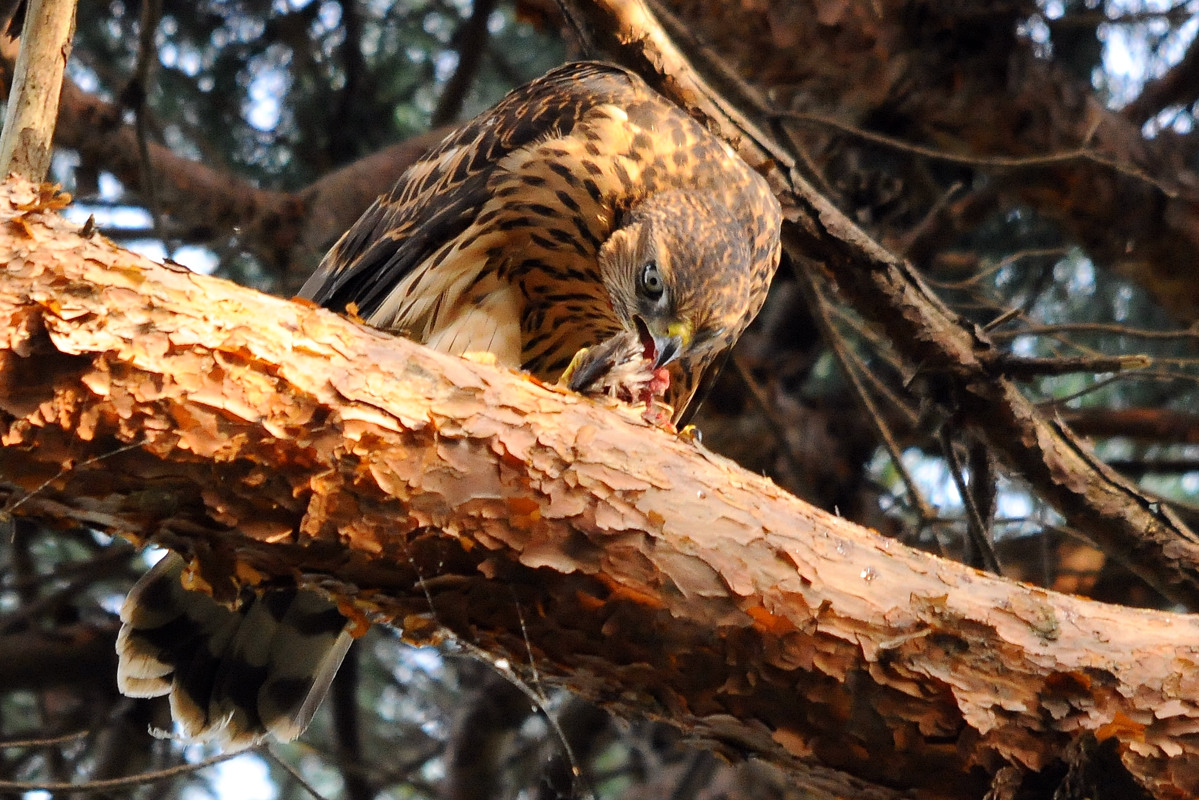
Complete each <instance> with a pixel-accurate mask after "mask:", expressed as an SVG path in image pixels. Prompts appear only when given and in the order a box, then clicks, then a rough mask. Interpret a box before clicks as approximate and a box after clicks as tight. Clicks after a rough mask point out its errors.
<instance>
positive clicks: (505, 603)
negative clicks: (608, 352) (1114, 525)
mask: <svg viewBox="0 0 1199 800" xmlns="http://www.w3.org/2000/svg"><path fill="white" fill-rule="evenodd" d="M48 204H49V205H52V201H50V199H49V198H48V196H47V195H45V194H39V192H38V191H37V190H36V189H35V188H34V187H31V186H30V185H28V184H20V183H11V184H9V185H7V186H6V187H5V188H4V190H3V197H2V199H0V220H2V224H0V261H2V262H3V263H5V264H7V269H6V270H5V271H4V272H3V273H2V274H0V318H2V319H3V320H4V321H5V323H6V324H5V325H4V326H3V327H2V330H3V331H4V333H3V335H2V336H0V430H2V441H3V444H4V448H3V450H0V480H2V481H3V485H4V487H6V489H7V491H8V492H9V493H10V503H9V506H8V507H9V508H10V509H11V510H13V511H14V512H15V513H18V514H22V515H30V516H36V517H38V518H39V519H41V520H43V521H51V522H53V521H58V522H61V523H62V524H69V525H78V524H85V525H89V526H93V527H96V528H100V529H102V530H106V531H109V532H111V533H115V534H120V535H123V536H126V537H129V538H131V539H134V540H136V541H155V542H158V543H161V544H164V545H167V546H171V547H175V548H178V549H180V550H182V551H184V552H186V553H189V554H191V555H192V556H193V557H194V559H195V563H196V565H197V569H196V575H197V579H198V583H199V584H200V585H205V584H206V585H208V586H209V587H211V589H212V590H213V592H214V594H215V595H216V596H218V597H225V598H227V597H230V596H231V595H232V593H233V592H234V591H235V590H236V587H237V586H238V585H240V584H243V583H257V582H261V581H267V580H291V579H299V580H301V581H303V582H304V583H306V584H309V585H315V586H320V587H323V588H324V589H326V590H327V591H330V592H331V593H333V594H334V595H335V596H336V597H338V598H339V599H341V600H342V601H343V604H344V606H345V608H346V609H347V610H353V611H354V613H361V614H366V615H370V616H371V617H378V618H382V619H386V620H390V621H392V622H393V624H395V625H397V626H399V627H401V628H402V629H403V631H404V634H405V636H406V637H407V638H408V639H410V640H413V641H418V642H427V641H431V640H436V639H438V638H440V637H443V636H445V635H447V633H448V634H449V635H453V636H457V637H460V638H462V639H464V640H466V641H468V642H471V643H473V644H475V645H477V646H478V647H480V648H483V649H484V650H486V651H487V652H489V653H490V654H492V655H494V656H495V657H497V658H500V657H502V658H505V659H508V660H509V661H510V662H512V663H516V664H526V663H527V659H528V654H529V653H530V652H531V653H532V655H533V657H534V658H535V660H536V666H537V670H538V673H539V675H541V676H542V677H544V678H545V679H547V680H553V681H554V682H556V683H560V684H562V685H565V686H568V687H570V688H571V689H572V690H574V691H576V692H578V693H579V694H581V695H583V696H585V697H587V698H590V699H592V700H594V701H596V702H598V703H600V704H602V705H603V706H605V707H607V708H610V709H613V710H616V711H619V712H621V713H624V714H641V715H648V716H652V717H659V718H663V719H667V720H669V721H671V722H673V723H674V724H676V725H678V726H679V727H680V728H682V729H683V730H685V731H686V732H688V733H689V734H691V735H692V736H694V737H697V738H699V739H701V740H706V741H709V742H711V743H712V744H713V746H715V747H717V748H719V749H720V750H722V751H723V752H725V753H726V754H729V755H740V756H745V755H751V756H755V757H760V758H764V759H768V760H770V761H772V762H775V763H778V764H780V765H782V766H784V767H786V768H787V769H789V770H791V771H792V773H793V774H794V776H795V779H796V780H797V781H799V782H801V783H802V784H804V785H806V786H810V787H812V790H813V792H814V796H818V797H832V796H846V795H850V796H854V797H863V798H887V797H898V796H900V794H903V793H904V792H910V794H904V795H903V796H908V797H925V798H949V797H977V796H980V795H981V794H982V793H983V792H984V791H985V790H986V786H987V784H988V780H989V778H988V776H989V774H991V773H994V772H995V771H996V770H998V769H1000V768H1002V767H1003V766H1005V765H1007V764H1015V765H1018V766H1020V767H1022V768H1026V769H1029V770H1042V769H1046V768H1050V767H1052V766H1054V765H1055V764H1059V763H1060V759H1061V757H1062V753H1063V751H1064V750H1065V749H1066V748H1067V747H1068V746H1069V745H1070V744H1071V742H1075V741H1078V740H1079V739H1080V737H1087V736H1092V735H1093V736H1095V737H1097V738H1098V739H1100V740H1103V741H1105V742H1107V744H1108V746H1110V747H1113V748H1114V749H1115V750H1116V752H1118V753H1119V755H1120V757H1121V759H1122V761H1123V764H1124V765H1125V767H1126V768H1127V769H1128V770H1129V772H1130V773H1131V774H1132V775H1133V776H1134V777H1135V778H1136V779H1137V780H1138V781H1140V782H1141V783H1142V784H1143V785H1144V786H1146V787H1147V788H1148V789H1149V790H1150V791H1151V792H1152V793H1153V794H1154V795H1155V796H1157V797H1162V798H1166V797H1180V796H1187V795H1192V794H1194V793H1195V792H1199V733H1197V732H1199V704H1197V703H1196V701H1195V700H1194V698H1195V697H1199V677H1196V676H1199V663H1197V662H1199V620H1195V619H1194V618H1192V617H1188V616H1181V615H1172V614H1166V613H1158V612H1147V611H1140V610H1132V609H1125V608H1119V607H1115V606H1108V605H1103V604H1099V603H1094V602H1089V601H1085V600H1082V599H1079V598H1075V597H1069V596H1064V595H1058V594H1054V593H1052V592H1048V591H1045V590H1041V589H1036V588H1033V587H1029V586H1025V585H1021V584H1015V583H1012V582H1008V581H1003V580H1000V579H996V578H992V577H989V576H986V575H983V574H981V573H979V572H977V571H975V570H972V569H969V568H966V567H963V566H961V565H959V564H955V563H952V562H948V561H945V560H942V559H939V558H936V557H934V556H930V555H927V554H924V553H921V552H917V551H914V550H911V549H908V548H906V547H904V546H902V545H900V544H898V543H896V542H893V541H890V540H886V539H883V538H881V537H879V536H877V535H876V534H874V533H872V532H871V531H868V530H865V529H862V528H859V527H857V526H855V525H853V524H851V523H849V522H846V521H844V520H841V519H838V518H836V517H832V516H830V515H828V514H825V513H822V512H820V511H818V510H816V509H813V508H811V507H810V506H808V505H806V504H804V503H803V502H801V501H799V500H797V499H795V498H794V497H791V496H789V495H787V494H785V493H784V492H782V491H781V490H779V489H778V488H777V487H776V486H774V485H773V484H772V483H770V482H769V481H767V480H765V479H763V478H760V477H758V476H756V475H753V474H749V473H746V472H744V471H742V470H740V469H738V468H737V467H736V466H735V465H733V464H732V463H730V462H728V461H726V460H725V459H722V458H720V457H718V456H715V455H713V454H711V453H709V452H707V451H705V450H704V449H702V448H701V447H699V446H697V445H695V444H693V443H691V442H689V441H686V440H683V439H679V438H675V437H672V436H670V435H668V434H666V433H664V432H662V431H658V430H654V429H651V428H648V427H647V426H646V425H645V424H644V423H642V422H641V421H640V419H639V417H638V415H637V413H636V412H635V411H633V410H632V409H628V408H624V407H620V406H610V407H605V406H604V405H602V404H599V403H596V402H593V401H590V400H587V399H583V398H580V397H577V396H573V395H570V394H568V393H565V392H563V391H561V390H558V389H555V388H552V387H544V386H541V385H539V384H538V383H537V382H535V381H532V380H530V379H529V378H527V377H525V376H522V375H519V374H513V373H509V372H503V371H499V370H496V369H494V368H491V367H489V366H486V365H482V364H475V363H471V362H469V361H464V360H460V359H455V358H451V357H447V356H444V355H441V354H438V353H434V352H431V351H428V350H426V349H424V348H422V347H420V346H418V345H415V344H413V343H411V342H408V341H404V340H398V339H394V338H391V337H388V336H386V335H384V334H381V333H378V332H376V331H372V330H369V329H364V328H362V327H360V326H357V325H355V324H353V323H352V322H349V321H347V320H344V319H341V318H339V317H336V316H334V315H332V314H330V313H328V312H325V311H321V310H317V309H313V308H311V307H309V306H306V305H304V304H301V303H295V302H288V301H284V300H279V299H276V298H270V297H266V296H263V295H259V294H257V293H255V292H253V291H250V290H247V289H243V288H239V287H236V286H234V285H232V284H230V283H227V282H224V281H220V280H215V279H212V278H207V277H203V276H198V275H194V274H191V273H187V272H184V271H177V270H171V269H167V268H165V267H160V266H155V265H152V264H150V263H148V262H147V261H145V260H144V259H142V258H140V257H138V256H135V255H132V254H130V253H128V252H125V251H123V250H121V249H120V248H118V247H116V246H115V245H113V244H111V243H109V242H106V241H104V240H101V239H97V238H93V239H83V238H81V237H80V236H78V235H77V234H76V233H75V232H74V231H73V230H72V228H71V226H70V225H69V224H67V223H66V222H64V221H63V220H61V219H60V218H58V217H57V216H55V215H54V214H53V213H51V212H49V211H41V210H37V209H40V208H44V207H45V206H47V205H48ZM131 445H132V446H131ZM43 484H44V485H43ZM18 502H19V503H20V505H19V506H18V505H17V503H18Z"/></svg>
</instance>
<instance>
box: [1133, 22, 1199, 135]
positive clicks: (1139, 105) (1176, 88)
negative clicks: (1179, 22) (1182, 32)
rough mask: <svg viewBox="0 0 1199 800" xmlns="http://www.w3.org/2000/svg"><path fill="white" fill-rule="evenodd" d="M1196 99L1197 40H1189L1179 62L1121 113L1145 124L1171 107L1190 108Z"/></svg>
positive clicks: (1198, 71) (1198, 80) (1198, 88)
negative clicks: (1184, 106) (1188, 106)
mask: <svg viewBox="0 0 1199 800" xmlns="http://www.w3.org/2000/svg"><path fill="white" fill-rule="evenodd" d="M1196 99H1199V39H1193V40H1191V44H1190V46H1189V47H1188V48H1187V51H1186V53H1184V54H1183V56H1182V59H1181V60H1180V61H1179V62H1178V63H1177V64H1175V65H1174V66H1172V67H1170V69H1168V70H1167V71H1166V74H1165V75H1162V76H1161V77H1160V78H1154V79H1153V80H1151V81H1149V82H1148V83H1146V84H1145V86H1144V88H1142V89H1141V93H1140V95H1138V96H1137V97H1136V99H1134V100H1133V101H1132V102H1131V103H1129V104H1128V105H1126V106H1124V109H1123V110H1122V111H1121V112H1120V113H1122V114H1123V115H1124V116H1125V117H1127V118H1128V120H1129V121H1130V122H1132V123H1134V124H1136V125H1144V124H1145V123H1146V122H1148V121H1149V120H1150V119H1151V118H1152V117H1153V116H1154V115H1156V114H1157V113H1158V112H1159V111H1161V110H1163V109H1165V108H1166V107H1168V106H1172V105H1190V104H1191V103H1193V102H1195V100H1196Z"/></svg>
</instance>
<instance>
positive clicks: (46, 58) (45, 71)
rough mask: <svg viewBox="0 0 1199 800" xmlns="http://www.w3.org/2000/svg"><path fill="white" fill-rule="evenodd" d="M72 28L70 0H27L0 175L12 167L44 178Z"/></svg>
mask: <svg viewBox="0 0 1199 800" xmlns="http://www.w3.org/2000/svg"><path fill="white" fill-rule="evenodd" d="M74 33H75V0H29V5H28V7H27V8H26V10H25V25H24V28H23V29H22V31H21V42H22V43H23V46H22V47H21V53H20V55H19V56H18V57H17V65H16V68H15V70H14V74H13V88H12V91H11V92H10V94H9V102H8V110H7V112H6V113H5V117H4V132H3V135H0V175H7V174H9V173H11V172H15V173H17V174H18V175H21V176H23V177H26V178H29V179H30V180H34V181H40V180H45V178H46V173H47V172H48V171H49V170H50V142H51V140H52V139H53V138H54V121H55V119H56V118H57V116H58V97H59V93H60V92H61V90H62V74H63V70H64V69H65V68H66V64H67V54H68V53H70V52H71V38H72V36H73V35H74Z"/></svg>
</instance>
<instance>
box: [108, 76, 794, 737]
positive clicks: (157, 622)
mask: <svg viewBox="0 0 1199 800" xmlns="http://www.w3.org/2000/svg"><path fill="white" fill-rule="evenodd" d="M780 224H781V212H780V209H779V205H778V202H777V201H776V200H775V198H774V196H773V195H772V194H771V192H770V190H769V187H768V186H767V184H766V181H765V180H764V179H763V178H762V177H761V176H760V175H758V174H757V173H756V172H754V171H753V170H752V169H750V168H749V166H748V165H746V164H745V163H744V162H743V161H742V160H741V159H740V158H738V156H737V155H736V154H735V153H734V152H733V150H732V148H730V147H729V146H728V145H727V144H726V143H725V142H723V141H721V140H720V139H718V138H717V137H715V136H713V135H712V134H711V133H709V132H708V131H707V130H706V129H705V128H704V127H703V126H702V125H700V124H699V123H698V122H697V121H696V120H694V119H692V118H691V117H690V116H688V115H687V114H686V113H684V112H683V111H682V110H681V109H679V108H678V107H677V106H675V105H673V104H672V103H670V102H669V101H667V100H666V99H664V98H663V97H661V96H660V95H658V94H657V93H655V92H654V91H653V90H652V89H650V88H649V86H648V85H646V84H645V83H644V82H643V81H642V80H641V79H640V78H638V77H637V76H636V75H634V74H633V73H631V72H629V71H627V70H625V69H622V68H621V67H617V66H613V65H610V64H601V63H594V62H582V63H574V64H568V65H566V66H563V67H560V68H558V69H555V70H553V71H551V72H549V73H548V74H546V75H545V76H543V77H541V78H539V79H537V80H535V81H533V82H532V83H530V84H528V85H526V86H523V87H521V88H518V89H515V90H513V91H512V92H511V93H509V94H508V95H507V96H506V97H505V98H504V99H503V100H501V101H500V102H499V103H498V104H497V105H496V106H495V107H494V108H492V109H491V110H489V111H487V112H484V113H483V114H482V115H480V116H479V117H477V118H475V119H474V120H472V121H470V122H468V123H466V124H465V125H463V126H462V127H461V128H459V129H458V130H456V131H454V132H453V133H451V134H449V135H448V136H447V137H446V138H445V139H444V140H443V141H442V142H441V143H440V144H439V145H437V146H436V147H434V148H433V149H432V150H431V151H429V152H428V153H427V154H426V155H424V156H423V157H422V158H421V159H420V160H419V161H417V162H416V163H415V164H414V165H412V166H411V167H410V168H409V169H408V170H407V171H406V172H405V174H404V175H403V176H402V177H401V178H400V180H399V182H398V183H397V184H396V186H395V187H394V188H393V189H392V190H391V192H389V193H388V194H386V195H384V196H382V197H380V198H379V199H378V200H377V201H376V202H375V203H374V204H373V205H371V207H370V208H368V209H367V210H366V212H365V213H364V214H363V215H362V217H361V218H360V219H359V220H358V221H357V222H356V223H355V224H354V226H353V227H352V228H350V230H349V231H347V232H346V233H345V235H344V236H342V237H341V239H340V240H339V241H338V242H337V243H336V244H335V245H334V246H333V248H332V249H331V250H330V251H329V253H328V254H327V255H326V256H325V258H324V260H323V261H322V262H321V264H320V266H319V267H318V268H317V270H316V272H315V273H314V274H313V275H312V277H311V278H310V279H309V280H308V281H307V283H305V284H304V287H303V288H302V289H301V292H300V294H301V296H302V297H306V298H308V299H310V300H312V301H314V302H316V303H319V304H321V305H323V306H325V307H327V308H330V309H333V310H335V311H339V312H344V311H352V312H354V313H355V314H357V315H359V316H360V317H361V318H362V319H363V320H365V321H366V322H367V323H369V324H370V325H373V326H375V327H378V328H381V329H384V330H388V331H394V332H396V333H399V334H402V335H405V336H408V337H411V338H413V339H415V340H417V341H420V342H424V343H425V344H426V345H428V346H429V347H433V348H435V349H438V350H441V351H444V352H447V353H453V354H467V353H480V352H481V353H489V354H491V355H492V356H493V357H494V359H495V362H496V363H497V364H498V365H501V366H507V367H511V368H513V369H522V370H526V371H527V372H529V373H532V374H533V375H535V376H536V377H538V378H540V379H541V380H543V381H547V382H552V381H556V380H558V379H559V378H561V377H562V376H563V373H564V372H566V371H568V369H569V368H571V366H572V364H575V363H577V362H576V361H575V359H576V356H577V355H578V354H579V353H580V352H583V351H586V350H587V349H588V348H593V349H594V351H595V352H603V353H622V354H623V355H620V356H614V357H613V358H614V360H616V361H621V360H628V358H630V357H640V358H643V359H645V361H646V362H647V365H648V367H649V368H650V369H651V370H661V369H663V368H665V369H668V370H669V385H668V386H667V388H666V389H665V393H666V394H665V399H666V400H667V402H668V403H669V404H670V405H671V406H672V407H673V408H674V415H675V417H676V419H680V418H683V417H684V415H685V414H686V413H687V411H688V408H689V407H690V406H691V405H692V404H693V400H694V398H695V397H696V395H697V393H702V389H703V385H704V384H705V382H706V381H707V380H710V376H711V375H712V373H713V372H714V371H715V368H718V367H719V362H720V361H721V359H722V357H723V356H724V355H726V354H727V353H728V351H729V349H730V348H731V347H732V346H733V344H734V343H735V342H736V340H737V338H738V337H739V336H740V334H741V333H742V332H743V331H744V330H745V327H746V326H747V325H748V324H749V322H750V320H751V319H753V317H754V315H755V314H756V313H757V312H758V309H759V308H760V307H761V306H762V303H763V301H764V300H765V297H766V291H767V288H768V286H769V283H770V280H771V277H772V276H773V274H774V271H775V268H776V266H777V264H778V259H779V227H780ZM630 344H631V347H630ZM605 368H606V366H601V367H600V368H599V369H598V370H597V368H596V367H595V365H594V364H587V365H586V367H585V368H584V369H582V370H581V372H585V373H586V377H585V378H583V380H582V381H581V383H582V384H587V383H589V382H591V381H592V379H593V376H594V374H595V373H596V372H597V371H599V372H602V371H603V369H605ZM577 383H578V382H577V381H576V382H572V384H577ZM659 386H660V384H659ZM183 569H184V568H183V562H182V559H181V558H179V557H178V556H168V557H167V558H165V559H163V561H162V562H160V563H159V564H158V565H156V566H155V567H154V569H152V570H151V571H150V572H149V573H147V575H146V576H145V577H143V579H142V580H141V581H139V583H138V585H137V586H135V587H134V589H133V591H132V592H131V593H130V595H129V598H128V599H127V600H126V603H125V605H124V607H123V609H122V612H121V618H122V621H123V623H124V624H123V626H122V630H121V633H120V637H119V639H118V645H117V647H118V651H119V653H120V667H119V680H120V685H121V689H122V691H124V692H125V693H126V694H131V695H135V696H155V695H162V694H170V697H171V704H172V712H173V715H174V716H175V718H176V721H177V722H178V723H179V724H180V728H181V730H182V733H183V734H184V736H187V737H189V738H201V739H203V738H216V739H218V740H219V741H220V742H221V743H222V744H223V745H224V746H225V747H227V748H235V747H242V746H247V745H249V744H252V743H253V742H255V741H258V740H259V739H260V738H262V737H263V736H264V735H265V734H266V733H268V732H269V733H271V734H273V735H275V736H276V737H277V738H281V739H290V738H294V737H295V736H297V735H299V733H300V732H302V731H303V729H304V727H305V726H306V725H307V723H308V721H309V720H310V719H311V716H312V714H313V713H314V711H315V709H316V707H317V705H319V703H320V701H321V699H322V698H323V696H324V694H325V692H326V690H327V688H328V685H329V681H330V680H331V679H332V677H333V674H334V673H335V672H336V669H337V667H338V666H339V664H340V662H341V658H342V656H343V655H344V653H345V650H346V648H347V647H348V645H349V635H348V634H347V633H346V630H345V629H346V621H345V619H344V618H342V617H341V616H340V614H338V613H337V611H336V609H335V608H334V607H333V606H332V605H331V604H330V603H329V602H328V601H327V600H324V599H323V598H321V597H319V596H318V595H316V594H314V593H312V592H304V591H301V592H297V591H295V590H294V589H286V590H285V589H276V590H272V591H270V592H268V593H267V594H265V595H257V596H249V597H247V598H246V600H245V602H244V603H243V604H242V605H241V606H240V607H239V608H238V609H237V611H231V610H229V609H226V608H225V607H223V606H220V605H218V604H217V603H216V602H215V601H213V600H212V598H210V597H208V596H206V595H202V594H199V593H195V592H188V591H185V590H184V589H183V588H182V586H181V584H180V575H181V573H182V572H183Z"/></svg>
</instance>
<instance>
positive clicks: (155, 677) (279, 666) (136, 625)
mask: <svg viewBox="0 0 1199 800" xmlns="http://www.w3.org/2000/svg"><path fill="white" fill-rule="evenodd" d="M183 569H184V562H183V559H182V558H180V557H179V556H177V555H174V554H171V555H168V556H167V557H166V558H164V559H162V561H160V562H159V563H158V564H156V565H155V566H154V567H153V569H151V570H150V571H149V572H147V573H146V574H145V575H144V576H143V577H142V579H141V580H140V581H138V582H137V585H135V586H134V587H133V590H132V591H131V592H130V593H129V596H128V597H127V598H126V599H125V604H124V606H122V608H121V622H122V625H121V631H120V633H119V634H118V636H117V655H118V658H119V664H118V669H117V683H118V686H119V688H120V690H121V692H122V693H123V694H126V695H128V696H130V697H159V696H161V695H170V703H171V715H172V717H173V718H174V720H175V722H176V724H177V725H178V727H179V731H180V732H181V734H182V735H183V736H184V737H185V738H187V739H192V740H199V741H205V740H215V741H217V742H218V743H219V744H220V745H221V746H222V747H224V748H225V749H226V750H238V749H242V748H245V747H249V746H251V745H253V744H255V743H257V742H258V741H261V740H262V739H263V738H265V737H266V736H267V735H268V734H269V735H272V736H274V737H275V738H277V739H280V740H281V741H290V740H291V739H294V738H296V737H297V736H299V735H300V734H301V733H303V732H304V729H305V728H307V727H308V723H309V722H311V721H312V716H313V714H315V713H316V709H317V708H318V707H319V706H320V703H321V701H322V700H323V699H324V697H325V695H326V694H327V693H328V690H329V684H330V683H331V682H332V680H333V676H334V675H335V674H336V673H337V668H338V667H339V666H340V665H341V661H342V658H343V657H344V656H345V654H346V650H347V649H348V648H349V646H350V643H351V641H352V639H351V637H350V635H349V633H348V631H347V630H346V628H347V620H346V619H345V617H344V616H342V615H341V614H340V613H339V612H338V610H337V608H336V606H335V605H334V604H333V603H331V602H329V601H328V600H326V599H325V598H324V597H322V596H320V595H318V594H316V593H314V592H308V591H302V590H296V589H290V588H289V589H269V590H267V591H266V592H264V593H263V594H262V595H260V596H256V597H252V598H250V599H249V600H247V601H246V602H244V603H243V604H242V605H241V607H240V608H238V609H236V610H231V609H229V608H226V607H225V606H222V605H221V604H219V603H217V602H216V601H215V600H213V599H212V598H211V597H209V596H208V595H205V594H202V593H199V592H191V591H188V590H186V589H184V588H183V585H182V583H181V577H182V573H183Z"/></svg>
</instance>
